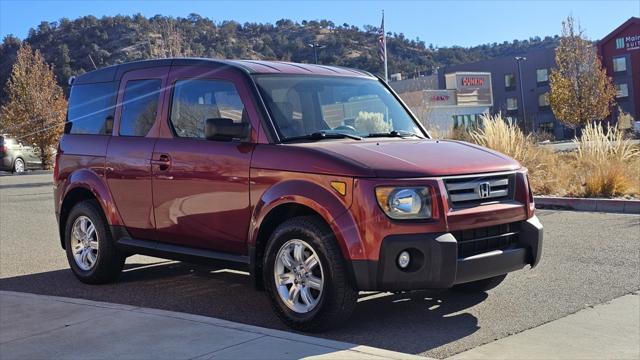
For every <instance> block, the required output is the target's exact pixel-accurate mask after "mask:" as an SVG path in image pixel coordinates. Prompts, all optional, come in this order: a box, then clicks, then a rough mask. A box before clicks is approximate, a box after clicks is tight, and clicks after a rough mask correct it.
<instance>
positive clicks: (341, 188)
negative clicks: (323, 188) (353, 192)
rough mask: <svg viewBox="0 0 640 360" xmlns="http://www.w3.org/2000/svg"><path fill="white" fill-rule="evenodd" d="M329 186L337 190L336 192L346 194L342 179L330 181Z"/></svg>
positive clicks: (345, 185) (345, 186)
mask: <svg viewBox="0 0 640 360" xmlns="http://www.w3.org/2000/svg"><path fill="white" fill-rule="evenodd" d="M331 187H332V188H333V189H334V190H335V191H337V192H338V194H340V195H342V196H345V195H347V184H346V183H344V182H342V181H332V182H331Z"/></svg>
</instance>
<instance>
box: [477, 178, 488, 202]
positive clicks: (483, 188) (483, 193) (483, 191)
mask: <svg viewBox="0 0 640 360" xmlns="http://www.w3.org/2000/svg"><path fill="white" fill-rule="evenodd" d="M478 196H480V198H482V199H484V198H488V197H489V196H491V184H489V183H488V182H483V183H480V185H478Z"/></svg>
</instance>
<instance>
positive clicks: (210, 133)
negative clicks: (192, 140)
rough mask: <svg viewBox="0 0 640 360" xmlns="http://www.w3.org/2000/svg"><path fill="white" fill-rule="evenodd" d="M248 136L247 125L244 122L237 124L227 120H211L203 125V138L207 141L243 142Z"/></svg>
mask: <svg viewBox="0 0 640 360" xmlns="http://www.w3.org/2000/svg"><path fill="white" fill-rule="evenodd" d="M248 135H249V124H248V123H246V122H241V123H237V122H233V120H231V119H229V118H212V119H207V120H205V123H204V136H205V137H206V138H207V140H218V141H231V140H233V139H240V140H244V139H245V138H246V137H247V136H248Z"/></svg>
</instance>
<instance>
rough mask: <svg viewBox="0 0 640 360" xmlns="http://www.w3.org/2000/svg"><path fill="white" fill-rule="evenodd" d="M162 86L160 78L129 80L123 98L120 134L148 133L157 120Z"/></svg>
mask: <svg viewBox="0 0 640 360" xmlns="http://www.w3.org/2000/svg"><path fill="white" fill-rule="evenodd" d="M161 86H162V81H161V80H160V79H153V80H132V81H129V82H127V86H126V87H125V89H124V96H123V98H122V115H121V116H120V135H124V136H145V135H147V133H148V132H149V130H150V129H151V127H152V126H153V124H154V123H155V121H156V114H157V112H158V101H159V100H160V88H161Z"/></svg>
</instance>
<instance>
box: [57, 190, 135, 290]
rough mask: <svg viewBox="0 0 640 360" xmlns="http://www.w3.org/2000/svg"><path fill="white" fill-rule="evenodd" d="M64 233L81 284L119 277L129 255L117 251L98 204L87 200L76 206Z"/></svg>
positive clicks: (70, 259) (66, 246) (74, 271)
mask: <svg viewBox="0 0 640 360" xmlns="http://www.w3.org/2000/svg"><path fill="white" fill-rule="evenodd" d="M64 234H65V239H64V241H65V250H66V253H67V260H68V262H69V266H70V267H71V270H72V271H73V273H74V275H75V276H76V277H77V278H78V279H79V280H80V281H82V282H83V283H87V284H104V283H109V282H112V281H114V280H116V279H117V278H118V276H119V275H120V272H121V271H122V268H123V267H124V261H125V259H126V256H125V255H124V254H122V253H120V252H119V251H118V250H117V249H116V248H115V245H114V243H113V239H112V237H111V232H110V231H109V227H108V226H107V221H106V220H105V218H104V216H103V214H102V209H101V208H100V205H98V203H97V202H96V201H93V200H85V201H82V202H79V203H77V204H75V205H74V206H73V208H72V209H71V211H70V212H69V216H68V218H67V222H66V224H65V232H64Z"/></svg>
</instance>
